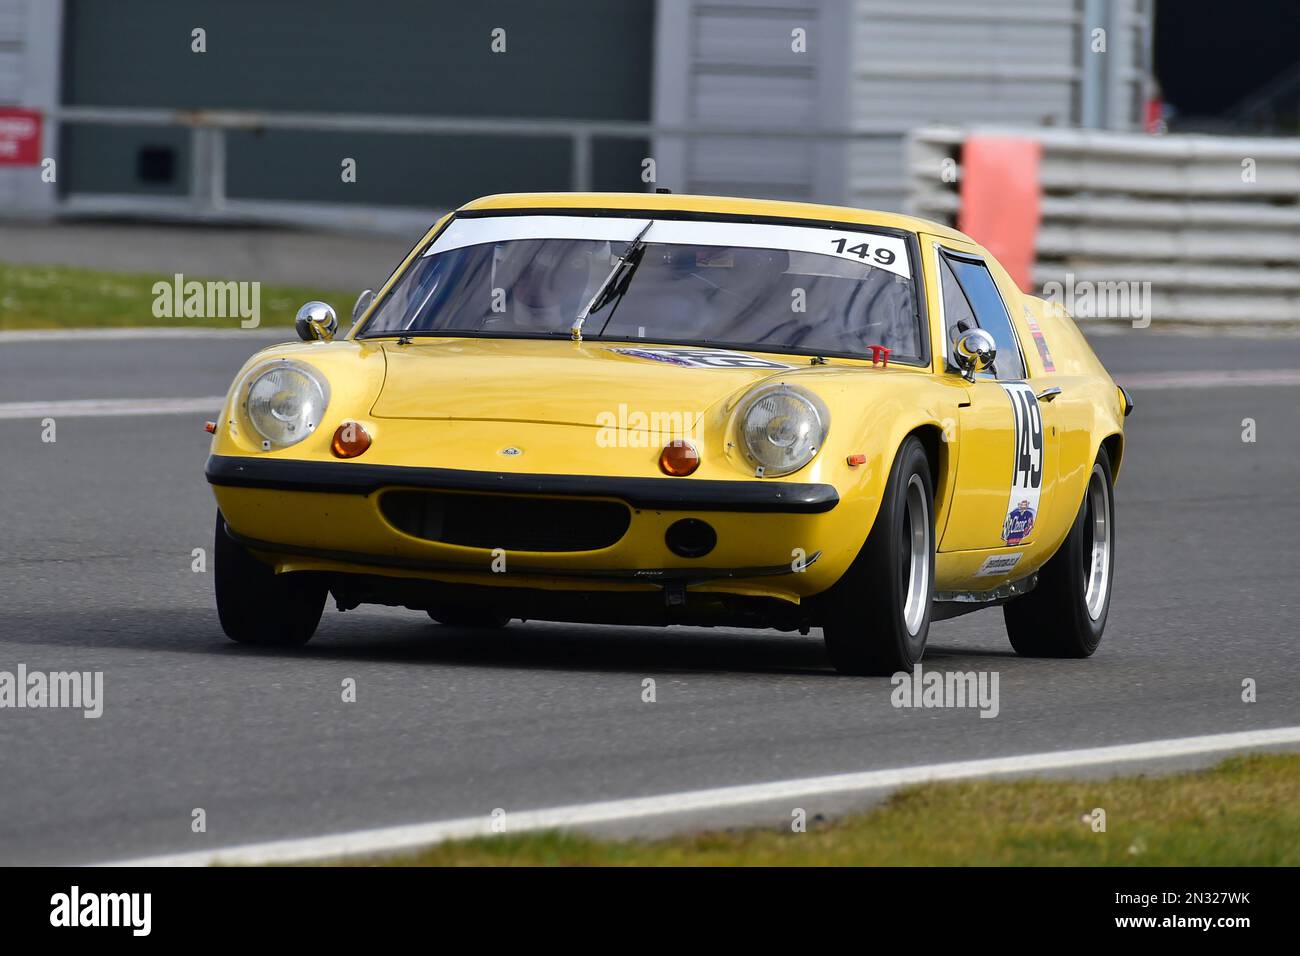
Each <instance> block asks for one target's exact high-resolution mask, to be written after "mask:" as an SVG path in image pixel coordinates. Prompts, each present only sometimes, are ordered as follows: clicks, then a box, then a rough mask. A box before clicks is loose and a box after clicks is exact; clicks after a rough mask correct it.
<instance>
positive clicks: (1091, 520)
mask: <svg viewBox="0 0 1300 956" xmlns="http://www.w3.org/2000/svg"><path fill="white" fill-rule="evenodd" d="M1114 573H1115V496H1114V484H1113V482H1112V480H1111V470H1110V456H1109V455H1108V454H1107V453H1106V449H1105V448H1102V449H1101V450H1100V451H1099V452H1098V453H1097V460H1096V462H1094V463H1093V466H1092V474H1091V475H1090V476H1089V477H1088V487H1087V489H1086V490H1085V491H1084V493H1083V504H1081V505H1080V506H1079V513H1078V515H1077V516H1076V517H1075V519H1074V524H1073V525H1072V526H1071V527H1070V533H1069V534H1068V535H1066V537H1065V541H1063V542H1062V543H1061V546H1060V548H1058V549H1057V551H1056V554H1054V555H1052V557H1051V559H1050V560H1049V561H1048V562H1047V563H1046V564H1045V565H1043V568H1042V570H1040V571H1039V572H1038V585H1037V587H1035V588H1034V590H1032V591H1030V592H1029V593H1028V594H1025V595H1023V596H1021V597H1018V598H1015V599H1014V600H1012V601H1008V602H1007V603H1006V604H1005V605H1003V607H1002V616H1003V619H1004V620H1005V621H1006V625H1007V636H1008V637H1009V638H1011V646H1012V647H1014V648H1015V649H1016V653H1017V654H1019V655H1021V656H1022V657H1091V656H1092V653H1093V652H1094V651H1095V650H1097V645H1098V644H1100V643H1101V635H1102V632H1103V631H1104V630H1105V629H1106V615H1107V614H1108V613H1109V611H1110V592H1111V582H1112V579H1113V577H1114Z"/></svg>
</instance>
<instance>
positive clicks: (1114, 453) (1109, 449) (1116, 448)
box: [1100, 432, 1124, 482]
mask: <svg viewBox="0 0 1300 956" xmlns="http://www.w3.org/2000/svg"><path fill="white" fill-rule="evenodd" d="M1100 447H1101V448H1104V449H1106V456H1107V457H1108V458H1109V459H1110V480H1111V481H1112V482H1114V481H1115V480H1116V479H1117V478H1118V477H1119V466H1120V462H1121V461H1123V460H1124V435H1123V434H1122V433H1121V432H1114V433H1112V434H1110V435H1107V436H1106V437H1105V438H1103V439H1102V440H1101V445H1100Z"/></svg>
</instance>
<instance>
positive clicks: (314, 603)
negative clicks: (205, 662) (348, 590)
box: [212, 511, 327, 647]
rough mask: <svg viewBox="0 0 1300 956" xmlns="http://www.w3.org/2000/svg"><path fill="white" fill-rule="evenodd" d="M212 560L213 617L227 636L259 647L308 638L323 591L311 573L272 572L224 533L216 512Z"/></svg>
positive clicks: (296, 642) (295, 643)
mask: <svg viewBox="0 0 1300 956" xmlns="http://www.w3.org/2000/svg"><path fill="white" fill-rule="evenodd" d="M212 563H213V581H214V583H215V585H216V592H217V616H218V617H219V618H220V619H221V629H222V630H223V631H225V632H226V636H227V637H228V638H230V639H231V640H232V641H237V642H238V643H240V644H256V645H260V646H264V647H299V646H301V645H303V644H306V643H307V642H308V641H309V640H311V637H312V635H313V634H315V633H316V626H317V625H318V624H319V623H320V616H321V611H322V610H324V607H325V594H326V591H327V588H326V587H325V584H324V583H323V582H321V580H320V579H319V578H318V577H317V576H316V575H314V574H311V573H310V572H302V571H299V572H291V573H288V574H276V573H275V570H274V569H273V568H271V567H270V566H269V565H266V564H263V563H262V562H261V561H259V560H257V558H255V557H253V555H252V553H251V552H249V550H248V549H247V548H245V547H244V546H243V545H242V544H240V543H239V542H237V541H236V540H235V539H234V538H232V537H231V536H230V535H229V533H228V532H227V529H226V519H225V518H224V517H222V514H221V512H220V511H218V512H217V531H216V538H215V541H214V547H213V549H212Z"/></svg>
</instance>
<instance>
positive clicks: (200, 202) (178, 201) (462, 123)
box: [48, 106, 902, 231]
mask: <svg viewBox="0 0 1300 956" xmlns="http://www.w3.org/2000/svg"><path fill="white" fill-rule="evenodd" d="M48 119H49V120H50V121H51V122H52V123H54V124H56V125H58V126H66V125H71V124H85V125H98V126H157V127H179V128H184V129H187V130H188V131H189V137H190V150H189V155H190V169H189V177H188V178H189V191H188V194H187V195H185V196H139V195H134V194H85V193H80V192H72V193H71V194H69V195H67V196H65V197H63V198H62V199H61V200H60V202H59V206H58V211H60V212H63V213H71V214H91V215H114V216H116V215H122V216H140V215H145V216H151V217H166V218H180V219H199V220H232V219H233V220H269V221H276V222H293V223H298V224H302V225H321V226H342V227H353V228H357V227H360V228H376V229H380V230H383V231H395V230H406V229H409V228H410V227H411V226H412V225H417V224H418V223H424V224H426V225H427V224H428V222H429V221H430V220H431V217H433V216H435V215H437V214H439V211H438V210H430V209H417V208H412V207H398V206H394V207H358V206H352V205H350V204H340V203H324V202H322V203H313V202H305V201H267V200H249V199H240V198H237V197H231V196H229V195H228V193H227V189H226V148H227V142H226V140H227V137H226V134H227V133H228V132H230V131H235V130H244V131H247V130H301V131H311V132H350V133H374V134H389V135H392V134H397V135H414V136H430V135H434V136H436V135H475V136H499V137H503V138H506V139H516V140H523V141H527V140H529V139H538V138H545V139H561V140H568V142H569V144H570V156H571V159H570V165H569V182H568V184H567V187H568V188H569V189H572V190H574V191H585V190H589V189H591V188H592V186H593V179H592V176H593V144H594V143H595V141H596V140H598V139H643V140H647V141H650V142H651V143H652V144H653V143H654V142H655V141H662V140H665V139H666V140H672V139H683V140H686V141H687V142H691V141H695V140H702V139H724V140H735V141H736V142H737V147H736V148H737V149H752V148H754V145H753V144H754V141H756V140H758V141H764V140H772V141H783V140H784V141H789V140H799V141H806V142H832V143H844V144H847V143H850V142H857V143H860V142H872V141H878V140H888V139H890V138H893V139H895V140H897V138H898V137H899V136H900V135H902V130H900V129H899V128H897V127H896V126H891V127H880V128H859V129H854V130H806V129H798V128H796V127H794V126H776V125H772V126H761V127H750V126H739V125H738V126H710V127H705V126H682V127H674V126H662V125H656V124H653V123H649V122H641V121H621V120H571V119H535V120H534V119H518V118H510V117H453V116H397V115H383V114H365V115H362V114H343V113H287V112H261V111H248V110H174V109H135V108H122V107H102V106H68V107H61V108H59V109H57V110H54V111H52V112H51V113H50V114H49V115H48ZM651 155H653V148H652V151H651ZM659 172H660V177H661V179H662V177H663V176H664V174H665V173H668V172H671V171H666V170H660V171H659ZM665 185H669V186H673V187H678V186H679V185H680V184H678V183H676V182H671V181H670V182H665ZM653 188H654V183H649V184H647V185H646V189H647V190H650V189H653ZM466 198H467V199H468V198H472V197H466Z"/></svg>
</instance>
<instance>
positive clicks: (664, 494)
mask: <svg viewBox="0 0 1300 956" xmlns="http://www.w3.org/2000/svg"><path fill="white" fill-rule="evenodd" d="M205 474H206V475H207V479H208V483H209V484H212V485H217V486H225V487H231V488H269V489H274V490H278V491H316V492H331V493H334V494H352V495H369V494H372V493H374V492H376V491H379V490H381V489H384V488H420V489H433V490H437V491H478V492H494V493H500V494H511V495H529V496H531V495H541V496H551V495H556V496H573V497H581V498H616V499H618V500H620V501H624V502H626V503H627V504H629V505H631V506H632V507H633V508H638V509H651V510H656V511H729V512H735V511H743V512H751V513H759V514H773V513H783V514H822V513H824V512H827V511H830V510H831V509H832V508H834V507H835V506H836V505H837V504H839V500H840V496H839V493H838V492H837V491H836V490H835V488H834V487H833V486H831V485H815V484H799V483H797V482H784V481H763V482H755V481H716V480H695V479H690V478H616V477H605V476H603V475H531V474H520V473H516V472H491V471H461V470H459V469H454V468H407V467H404V466H401V465H363V464H351V463H344V462H329V461H286V460H284V459H269V458H239V457H236V456H231V455H211V456H209V458H208V464H207V468H206V469H205Z"/></svg>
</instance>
